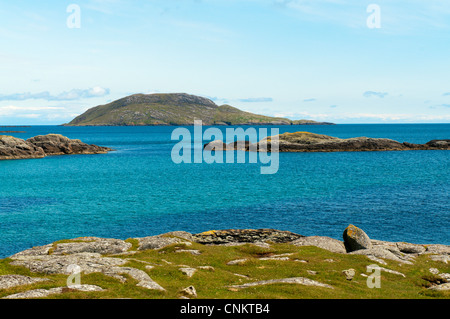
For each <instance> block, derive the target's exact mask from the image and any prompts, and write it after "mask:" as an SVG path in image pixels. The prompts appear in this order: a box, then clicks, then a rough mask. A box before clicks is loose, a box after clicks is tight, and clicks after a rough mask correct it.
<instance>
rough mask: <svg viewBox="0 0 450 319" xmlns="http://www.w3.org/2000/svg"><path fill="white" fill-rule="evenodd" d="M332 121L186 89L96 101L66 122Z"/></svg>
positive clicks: (95, 123)
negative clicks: (279, 113)
mask: <svg viewBox="0 0 450 319" xmlns="http://www.w3.org/2000/svg"><path fill="white" fill-rule="evenodd" d="M194 120H201V121H202V124H203V125H332V124H333V123H328V122H316V121H312V120H290V119H287V118H282V117H269V116H264V115H258V114H253V113H249V112H244V111H241V110H239V109H237V108H235V107H233V106H230V105H227V104H225V105H220V106H219V105H217V104H216V103H214V102H213V101H212V100H210V99H207V98H204V97H200V96H195V95H190V94H186V93H170V94H134V95H130V96H127V97H124V98H122V99H119V100H116V101H113V102H111V103H108V104H105V105H99V106H96V107H93V108H91V109H89V110H87V111H86V112H85V113H83V114H81V115H80V116H77V117H76V118H75V119H73V120H72V121H71V122H70V123H67V124H64V125H65V126H146V125H148V126H151V125H180V126H181V125H193V124H194Z"/></svg>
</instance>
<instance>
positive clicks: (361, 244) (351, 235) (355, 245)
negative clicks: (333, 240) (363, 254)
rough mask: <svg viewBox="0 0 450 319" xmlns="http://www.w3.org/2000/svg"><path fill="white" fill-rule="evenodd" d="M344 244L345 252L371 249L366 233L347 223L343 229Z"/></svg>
mask: <svg viewBox="0 0 450 319" xmlns="http://www.w3.org/2000/svg"><path fill="white" fill-rule="evenodd" d="M343 237H344V245H345V249H346V250H347V252H348V253H349V252H352V251H355V250H360V249H371V248H372V242H371V240H370V238H369V236H367V234H366V233H365V232H364V231H363V230H362V229H360V228H358V227H356V226H354V225H349V226H348V227H347V228H346V229H345V230H344V234H343Z"/></svg>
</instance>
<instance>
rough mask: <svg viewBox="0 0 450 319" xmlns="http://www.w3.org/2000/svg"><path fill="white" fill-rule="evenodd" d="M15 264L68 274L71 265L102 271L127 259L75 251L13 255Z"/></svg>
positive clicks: (32, 269) (86, 271) (87, 269)
mask: <svg viewBox="0 0 450 319" xmlns="http://www.w3.org/2000/svg"><path fill="white" fill-rule="evenodd" d="M11 258H12V259H13V261H12V262H11V265H13V266H24V267H26V268H28V269H29V270H30V271H32V272H36V273H43V274H66V275H69V274H71V272H70V271H69V270H68V267H69V265H78V266H79V267H80V268H81V271H82V272H83V273H85V274H90V273H95V272H102V270H103V269H105V268H108V267H113V266H120V265H123V264H125V263H126V262H127V261H126V260H124V259H119V258H112V257H102V255H100V254H97V253H75V254H72V255H67V256H58V255H45V256H40V255H39V256H17V255H15V256H14V257H11Z"/></svg>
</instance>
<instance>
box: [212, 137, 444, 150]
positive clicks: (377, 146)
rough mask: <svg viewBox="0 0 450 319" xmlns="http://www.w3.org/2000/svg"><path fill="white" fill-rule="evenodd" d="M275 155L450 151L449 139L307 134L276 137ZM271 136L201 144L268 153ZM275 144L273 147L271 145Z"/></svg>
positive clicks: (271, 140)
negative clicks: (423, 140)
mask: <svg viewBox="0 0 450 319" xmlns="http://www.w3.org/2000/svg"><path fill="white" fill-rule="evenodd" d="M276 137H277V140H278V142H277V145H278V151H279V152H361V151H411V150H450V140H449V139H443V140H432V141H429V142H427V143H425V144H414V143H409V142H403V143H400V142H397V141H394V140H392V139H387V138H370V137H354V138H347V139H341V138H338V137H333V136H328V135H323V134H315V133H310V132H294V133H283V134H279V135H277V136H276ZM273 140H274V137H273V136H269V137H266V138H264V139H262V140H261V141H259V142H258V143H250V142H249V141H237V142H233V143H228V144H225V143H224V142H223V141H220V140H215V141H212V142H210V143H207V144H205V145H204V149H205V150H207V151H223V150H241V151H271V148H272V143H275V141H273ZM274 145H275V144H274Z"/></svg>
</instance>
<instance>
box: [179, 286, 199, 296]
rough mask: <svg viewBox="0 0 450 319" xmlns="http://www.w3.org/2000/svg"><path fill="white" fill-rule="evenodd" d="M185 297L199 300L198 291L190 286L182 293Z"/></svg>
mask: <svg viewBox="0 0 450 319" xmlns="http://www.w3.org/2000/svg"><path fill="white" fill-rule="evenodd" d="M180 293H181V294H182V295H183V296H186V297H194V298H197V290H195V287H194V286H189V287H186V288H184V289H182V290H181V291H180Z"/></svg>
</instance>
